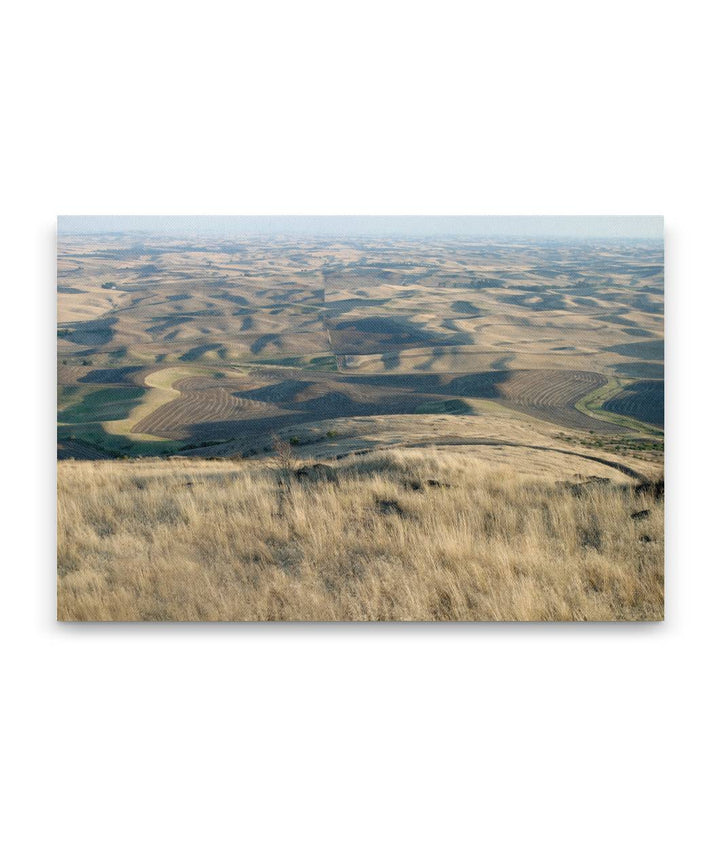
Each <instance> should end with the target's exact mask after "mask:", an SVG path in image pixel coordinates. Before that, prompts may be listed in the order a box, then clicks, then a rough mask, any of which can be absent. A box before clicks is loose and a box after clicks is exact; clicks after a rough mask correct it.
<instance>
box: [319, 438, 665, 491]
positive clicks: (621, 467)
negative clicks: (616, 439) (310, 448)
mask: <svg viewBox="0 0 720 856" xmlns="http://www.w3.org/2000/svg"><path fill="white" fill-rule="evenodd" d="M444 446H510V447H512V448H515V449H534V450H535V451H538V452H557V453H558V454H560V455H571V456H572V457H574V458H584V459H585V460H586V461H594V462H595V463H596V464H603V465H604V466H606V467H611V468H612V469H614V470H617V471H618V472H621V473H622V474H623V475H626V476H629V477H630V478H632V479H637V480H638V481H641V482H648V481H650V479H648V478H647V476H644V475H643V474H642V473H640V472H638V471H637V470H634V469H632V467H628V466H626V465H625V464H621V463H620V462H619V461H609V460H608V459H607V458H599V457H598V456H597V455H586V454H584V453H583V452H573V451H571V450H570V449H556V448H554V447H552V446H535V445H531V444H529V443H513V442H512V441H511V440H473V439H472V438H467V439H458V440H437V441H435V442H429V441H428V442H424V441H422V442H418V443H397V444H395V445H392V446H375V447H370V448H368V449H353V451H352V452H347V453H346V454H342V455H335V456H332V457H331V460H339V459H341V458H347V457H349V456H350V455H363V454H367V453H368V452H387V451H391V450H392V449H397V448H402V449H427V448H430V447H433V448H437V449H442V448H443V447H444Z"/></svg>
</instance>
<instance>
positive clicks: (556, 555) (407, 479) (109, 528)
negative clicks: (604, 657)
mask: <svg viewBox="0 0 720 856" xmlns="http://www.w3.org/2000/svg"><path fill="white" fill-rule="evenodd" d="M336 471H337V473H338V475H339V482H338V484H332V483H327V482H319V483H308V484H304V483H298V482H296V481H295V480H294V479H292V480H290V482H289V483H286V481H285V480H284V479H282V478H279V477H278V475H279V474H278V472H277V471H274V470H273V469H271V468H270V467H268V466H266V465H263V464H261V463H255V464H249V463H248V464H245V463H241V464H233V463H225V462H197V461H194V462H190V461H177V462H176V461H164V462H159V461H156V462H152V461H150V462H72V461H68V462H61V463H60V464H59V469H58V475H59V477H58V574H59V576H58V617H59V618H60V619H63V620H77V621H83V620H89V621H113V620H122V621H152V620H171V621H215V620H218V621H230V620H232V621H235V620H248V621H256V620H312V621H335V620H343V621H347V620H350V621H352V620H418V621H431V620H460V621H475V620H517V621H536V620H553V621H570V620H614V619H631V620H643V619H647V620H658V619H661V618H662V615H663V503H662V500H657V499H651V498H647V497H645V496H636V494H635V493H634V492H633V491H632V490H631V489H629V488H628V486H626V487H625V489H623V488H622V487H621V486H620V485H618V484H613V485H609V486H604V487H596V488H589V489H587V490H584V491H580V492H579V495H574V492H573V491H571V490H569V489H568V488H567V487H563V486H558V485H556V484H555V483H554V482H550V481H543V480H542V479H530V478H527V477H518V476H515V475H513V473H512V471H510V470H507V469H505V470H497V469H495V470H493V469H488V468H487V465H483V464H481V463H479V462H477V461H475V460H473V458H472V457H471V456H462V455H459V454H453V453H437V452H430V451H423V452H417V453H411V452H405V453H401V452H396V453H385V454H382V455H374V456H368V457H367V458H363V459H359V462H358V463H356V464H354V465H346V466H342V467H340V466H338V467H337V470H336ZM428 479H436V480H440V481H442V482H445V483H447V484H448V485H450V486H449V487H443V486H429V485H427V484H424V485H423V486H422V487H421V489H413V485H412V484H411V483H412V482H418V481H420V482H425V481H427V480H428ZM415 487H417V486H416V485H415ZM641 510H648V511H649V514H648V515H647V516H646V517H644V518H642V519H633V518H632V517H631V514H632V513H633V512H637V511H641Z"/></svg>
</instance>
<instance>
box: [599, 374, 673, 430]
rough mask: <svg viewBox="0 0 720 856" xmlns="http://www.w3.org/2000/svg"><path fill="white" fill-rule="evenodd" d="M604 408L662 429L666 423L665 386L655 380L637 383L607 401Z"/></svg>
mask: <svg viewBox="0 0 720 856" xmlns="http://www.w3.org/2000/svg"><path fill="white" fill-rule="evenodd" d="M603 408H604V409H605V410H607V411H609V412H611V413H619V414H620V415H622V416H631V417H633V418H634V419H639V420H641V421H642V422H647V423H649V424H651V425H657V426H659V427H662V426H663V425H664V422H665V384H664V383H663V382H662V381H654V380H646V381H636V382H635V383H631V384H629V385H627V386H626V387H625V388H624V389H623V390H622V392H619V393H618V394H617V395H616V396H614V397H613V398H611V399H610V400H609V401H606V402H605V403H604V404H603Z"/></svg>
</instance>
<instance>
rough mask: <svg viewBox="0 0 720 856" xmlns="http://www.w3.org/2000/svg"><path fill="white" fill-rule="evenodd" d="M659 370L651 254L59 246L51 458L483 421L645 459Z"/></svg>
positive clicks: (547, 246)
mask: <svg viewBox="0 0 720 856" xmlns="http://www.w3.org/2000/svg"><path fill="white" fill-rule="evenodd" d="M662 377H663V251H662V245H661V244H659V243H658V244H653V243H649V242H644V243H643V242H638V241H626V242H620V241H616V242H609V241H608V242H604V243H603V242H574V243H572V242H571V243H568V242H564V243H563V242H558V241H555V242H548V241H546V242H540V241H529V240H528V241H524V242H520V241H518V240H510V239H508V240H498V241H494V242H491V241H470V240H461V239H449V238H448V239H443V240H440V239H437V238H433V239H428V240H426V241H418V240H397V239H395V240H392V241H390V240H385V241H381V240H371V239H360V238H358V239H354V240H329V239H320V238H316V239H309V238H308V239H300V240H299V239H297V238H292V239H289V238H288V239H283V238H282V237H275V238H268V239H262V240H259V239H251V238H247V239H239V238H237V239H233V240H229V239H225V240H223V239H212V240H210V239H203V240H202V241H199V240H197V239H194V240H182V239H179V238H178V239H173V238H168V237H167V236H152V235H128V234H107V235H93V236H62V235H61V236H60V238H59V243H58V456H59V457H61V458H66V457H72V458H88V459H94V458H98V457H103V456H105V457H122V456H129V457H134V456H138V455H140V456H147V455H153V456H154V455H168V454H172V455H189V456H193V457H197V456H198V455H204V456H215V457H217V456H230V455H233V456H237V455H244V456H259V457H261V456H263V455H267V454H269V453H270V452H271V450H272V445H273V435H279V436H281V437H283V438H285V439H286V440H288V441H292V443H293V444H294V445H296V446H304V445H306V444H309V443H312V444H313V449H312V451H313V454H327V455H330V456H331V455H333V454H337V453H338V447H339V438H340V437H341V438H342V441H343V443H344V444H345V446H348V447H349V446H353V447H357V448H362V447H363V443H365V447H366V448H372V447H376V446H377V445H393V444H394V443H396V442H397V443H399V444H400V445H402V444H403V442H410V439H411V438H412V437H414V436H415V435H416V434H417V433H418V431H417V430H416V426H419V428H420V429H421V430H420V431H419V433H420V434H421V435H423V436H424V432H425V428H424V426H425V425H426V424H427V422H428V420H429V419H430V420H431V421H434V422H435V423H436V424H435V427H438V426H442V430H444V431H448V432H449V433H447V435H446V439H453V435H454V434H456V433H457V431H456V430H455V429H456V428H457V426H458V425H460V424H461V423H460V421H459V420H464V422H462V425H463V428H462V430H463V432H465V433H467V434H468V435H473V434H474V435H475V439H482V438H483V437H486V435H487V419H488V414H489V413H490V412H492V416H493V419H494V422H493V433H494V439H495V440H501V439H503V438H510V436H511V435H512V434H513V431H514V430H515V427H514V426H515V425H516V422H517V418H518V416H520V417H526V422H525V425H526V433H527V432H529V433H530V434H532V433H533V432H535V433H536V434H537V433H538V432H540V434H542V435H543V436H544V435H545V434H549V435H550V439H552V434H553V431H554V430H563V431H564V432H565V433H566V434H567V432H568V431H570V432H572V437H573V443H575V444H581V445H582V444H585V445H587V444H589V443H595V442H597V438H603V439H601V440H600V441H599V442H600V444H601V445H603V444H605V445H607V444H615V445H617V444H618V443H619V442H620V440H621V438H622V437H626V438H628V439H631V440H632V441H634V446H633V444H632V443H631V444H630V446H633V449H632V452H628V454H630V457H634V456H636V453H637V454H640V455H641V458H642V456H644V457H645V459H647V457H648V455H654V461H653V464H654V465H657V464H659V463H661V456H662V451H661V448H660V449H658V445H659V443H658V438H660V445H661V437H662V425H663V380H662ZM363 417H365V418H370V417H374V418H376V423H375V435H376V436H375V439H374V440H373V441H372V442H370V440H369V438H367V437H365V436H364V435H363V434H362V431H363V423H362V422H358V421H357V420H358V419H359V418H363ZM441 417H442V418H441ZM398 419H401V420H403V424H404V426H405V429H404V431H405V434H404V436H400V437H399V439H397V438H398V432H397V430H396V427H397V424H398ZM383 420H384V421H383ZM383 425H384V428H383V427H382V426H383ZM468 425H469V426H471V427H470V428H469V429H468V428H467V426H468ZM379 426H380V427H379ZM393 426H395V427H393ZM434 433H437V432H434ZM327 434H330V435H331V436H330V438H328V437H327V436H325V437H324V440H325V441H327V440H329V439H335V437H333V435H336V437H337V438H338V442H324V441H321V438H322V436H323V435H327ZM455 439H457V438H455ZM442 440H443V436H438V437H437V438H436V441H437V442H438V443H441V442H442ZM543 444H545V445H548V444H547V443H545V440H543ZM535 445H538V443H536V444H535ZM540 445H542V444H540Z"/></svg>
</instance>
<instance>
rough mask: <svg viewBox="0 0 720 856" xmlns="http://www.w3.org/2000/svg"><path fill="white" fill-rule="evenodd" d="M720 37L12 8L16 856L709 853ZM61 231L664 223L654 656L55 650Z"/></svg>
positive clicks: (441, 632)
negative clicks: (79, 221) (382, 223)
mask: <svg viewBox="0 0 720 856" xmlns="http://www.w3.org/2000/svg"><path fill="white" fill-rule="evenodd" d="M711 14H712V5H711V4H708V3H704V2H702V3H701V2H692V0H690V2H685V3H683V4H671V3H665V2H661V0H655V2H647V3H646V2H628V0H624V2H612V1H611V2H607V0H606V2H604V3H592V4H590V3H578V2H545V3H537V2H508V0H506V2H503V3H481V2H471V3H461V2H448V0H444V2H442V3H441V2H436V3H423V2H413V3H398V2H389V1H388V0H385V2H382V3H377V2H367V0H366V2H364V3H352V4H351V3H342V2H340V0H336V2H332V3H318V2H295V3H281V2H266V3H262V2H255V3H238V2H232V3H218V2H212V0H205V2H202V3H198V2H194V3H187V2H177V0H176V2H172V3H167V2H150V0H144V2H128V0H125V2H123V3H98V2H73V0H69V2H63V3H24V4H19V3H15V4H12V6H8V7H6V8H5V10H4V13H3V37H2V42H3V44H2V50H1V51H0V63H2V82H3V88H4V90H5V92H4V95H3V100H2V108H1V109H2V115H3V119H4V123H3V124H4V130H3V132H2V136H1V137H0V145H2V147H3V153H2V161H1V163H2V171H3V178H2V190H1V193H2V224H1V228H0V240H2V272H3V277H2V288H3V293H4V301H3V303H2V313H1V314H0V318H1V321H2V334H1V335H0V341H1V342H2V346H3V362H2V366H3V383H4V389H5V390H6V395H5V396H4V403H5V407H6V410H5V415H4V418H3V432H4V443H3V445H2V449H3V453H4V455H3V463H4V464H5V465H6V466H5V467H4V468H3V470H4V473H3V475H4V479H3V482H4V484H3V501H4V503H5V509H4V513H3V516H2V519H3V523H4V524H5V525H6V533H5V535H4V538H3V548H4V549H3V567H2V574H3V585H2V607H1V608H2V625H1V627H2V651H3V655H4V657H3V659H4V665H3V680H2V689H3V690H5V693H4V701H3V702H2V704H1V706H0V715H1V716H2V719H3V722H2V729H1V730H0V734H2V741H3V744H4V748H3V753H2V762H1V766H2V778H3V787H4V789H5V792H4V795H3V796H2V803H1V804H2V807H3V809H4V814H5V820H4V821H3V825H2V827H1V828H0V829H1V831H0V836H1V837H2V839H3V842H2V843H4V844H5V847H4V851H5V852H7V853H9V854H13V856H14V855H15V854H38V853H39V854H44V853H55V854H73V856H85V854H93V856H95V854H104V856H106V854H111V856H112V855H113V854H123V856H125V854H165V853H167V854H173V856H175V854H197V853H203V854H225V853H248V854H276V853H278V854H281V853H282V854H285V853H308V854H314V856H318V854H338V853H342V854H367V853H373V854H377V853H382V854H385V853H387V854H398V853H412V854H416V853H433V854H435V853H469V852H483V853H488V854H525V853H552V854H555V856H557V854H570V853H572V854H575V853H582V854H596V853H597V854H601V853H602V854H607V853H613V854H633V856H636V854H639V853H642V854H645V853H653V854H656V853H663V854H664V853H668V854H677V853H680V852H684V853H709V852H711V851H713V850H714V848H715V847H717V838H716V824H714V823H713V820H712V816H711V815H712V813H713V812H716V811H717V796H718V794H717V788H716V783H717V764H718V752H717V750H718V740H717V718H718V706H717V701H716V691H717V664H716V657H715V655H716V651H714V650H713V648H716V647H717V632H716V626H717V617H718V583H717V579H718V574H719V573H720V570H719V565H720V563H719V562H718V559H717V549H716V545H717V530H718V511H717V505H716V503H717V484H718V468H717V463H716V460H715V453H716V448H717V442H716V426H717V422H716V416H717V412H716V409H717V395H716V386H717V375H716V373H715V372H714V371H713V370H714V368H715V365H716V357H717V353H718V350H717V348H718V334H717V330H718V327H717V323H718V322H717V319H718V315H717V309H718V306H717V290H718V228H717V227H718V216H717V213H718V190H719V189H720V188H719V187H718V169H717V156H718V151H719V147H718V142H719V141H718V133H717V124H716V123H717V74H718V60H717V44H716V34H717V27H716V25H715V23H714V22H713V21H712V20H711ZM58 213H68V214H70V213H73V214H140V213H154V214H170V213H196V214H203V213H208V214H233V213H249V214H269V213H276V214H311V213H328V214H343V213H356V214H363V213H378V214H379V213H386V214H423V213H432V214H443V213H451V214H520V213H522V214H551V213H552V214H624V213H625V214H664V215H665V217H666V239H667V318H668V327H667V377H668V418H667V429H668V441H667V467H668V469H667V484H668V492H669V495H668V501H667V513H668V525H667V536H668V546H667V559H668V562H667V568H668V580H667V620H666V621H665V623H664V624H654V625H646V626H612V625H598V626H510V625H495V626H493V625H487V626H233V625H228V626H187V627H179V626H107V627H105V626H87V627H83V626H61V625H56V624H55V622H54V606H55V604H54V579H53V575H54V565H55V557H54V541H53V528H54V477H55V476H54V445H53V432H54V421H55V413H54V367H55V362H54V361H55V354H54V342H55V334H54V329H53V328H54V293H55V272H54V218H55V215H56V214H58Z"/></svg>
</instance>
